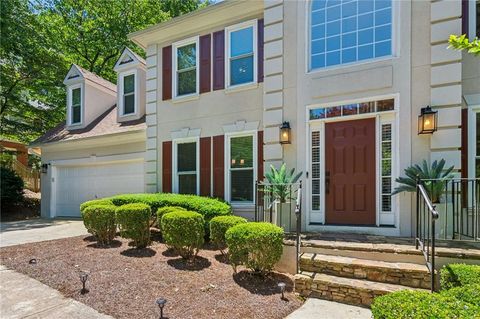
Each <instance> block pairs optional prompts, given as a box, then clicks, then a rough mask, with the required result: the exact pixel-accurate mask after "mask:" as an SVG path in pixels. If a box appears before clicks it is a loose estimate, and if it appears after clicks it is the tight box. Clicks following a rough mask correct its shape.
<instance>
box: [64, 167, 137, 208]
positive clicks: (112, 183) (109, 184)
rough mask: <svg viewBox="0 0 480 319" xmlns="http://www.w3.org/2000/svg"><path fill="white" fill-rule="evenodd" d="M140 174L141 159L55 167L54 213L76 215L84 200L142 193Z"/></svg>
mask: <svg viewBox="0 0 480 319" xmlns="http://www.w3.org/2000/svg"><path fill="white" fill-rule="evenodd" d="M143 178H144V177H143V161H138V162H127V163H125V162H122V163H113V164H112V163H110V164H105V165H94V166H74V167H71V166H69V167H57V181H56V183H57V184H56V199H55V200H56V216H63V217H79V216H80V209H79V207H80V204H81V203H83V202H85V201H87V200H91V199H95V198H102V197H107V196H112V195H117V194H126V193H143V192H144V181H143Z"/></svg>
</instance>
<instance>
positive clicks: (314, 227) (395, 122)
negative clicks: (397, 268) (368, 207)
mask: <svg viewBox="0 0 480 319" xmlns="http://www.w3.org/2000/svg"><path fill="white" fill-rule="evenodd" d="M384 99H394V110H392V111H384V112H373V113H368V114H358V115H350V116H345V117H341V116H340V117H334V118H325V119H316V120H309V116H310V115H309V112H310V110H311V109H316V108H319V107H322V108H323V107H330V106H338V105H345V104H352V103H362V102H371V101H378V100H384ZM398 107H399V94H389V95H383V96H373V97H368V98H362V99H355V100H347V101H336V102H329V103H324V104H323V103H322V104H320V105H319V104H314V105H310V106H307V109H306V119H307V120H306V130H305V141H306V149H305V159H306V166H305V167H306V168H307V171H308V172H309V173H311V172H312V161H311V150H312V145H311V132H312V128H316V129H318V131H319V132H320V163H321V165H320V210H319V211H315V212H316V214H319V216H320V222H314V223H311V222H310V221H311V220H312V216H311V215H312V213H313V211H312V209H311V207H312V206H311V205H312V194H311V191H312V186H311V176H310V175H311V174H309V176H308V177H307V183H306V187H305V191H306V196H305V198H306V203H305V205H306V206H305V207H307V209H306V230H307V231H318V230H321V229H325V227H328V229H331V230H341V231H343V230H349V229H352V230H353V229H355V228H356V227H361V228H362V229H364V230H370V229H371V230H375V229H376V228H378V227H379V226H384V225H385V226H389V227H390V228H391V227H392V226H393V227H394V228H397V227H398V225H399V213H398V212H399V204H400V202H399V198H398V196H394V197H392V198H391V212H388V213H383V212H381V178H382V175H381V172H380V154H381V148H380V143H381V125H382V124H392V151H391V152H392V166H391V176H392V186H391V188H392V190H393V189H394V188H395V186H396V183H395V177H397V176H399V165H398V163H399V160H400V154H399V143H398V137H399V136H400V135H399V116H398ZM365 118H375V130H376V132H375V144H376V145H375V165H376V178H375V182H376V185H375V189H376V196H375V205H376V212H375V219H376V223H375V226H362V225H356V226H355V225H354V226H349V225H326V224H325V217H326V216H325V215H326V214H325V209H326V206H325V188H324V187H325V123H331V122H344V121H354V120H359V119H365ZM408 129H410V126H408Z"/></svg>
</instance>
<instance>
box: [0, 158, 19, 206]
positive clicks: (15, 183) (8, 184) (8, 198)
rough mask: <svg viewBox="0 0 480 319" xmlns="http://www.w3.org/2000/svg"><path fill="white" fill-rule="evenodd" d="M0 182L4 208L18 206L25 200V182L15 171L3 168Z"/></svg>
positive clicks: (0, 170) (0, 172) (0, 169)
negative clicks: (12, 205) (5, 206)
mask: <svg viewBox="0 0 480 319" xmlns="http://www.w3.org/2000/svg"><path fill="white" fill-rule="evenodd" d="M0 180H1V181H0V182H1V185H0V195H1V203H2V206H4V205H10V204H17V203H19V202H21V201H22V200H23V186H24V184H23V180H22V178H21V177H20V176H18V175H17V173H16V172H15V171H14V170H12V169H10V168H6V167H1V168H0Z"/></svg>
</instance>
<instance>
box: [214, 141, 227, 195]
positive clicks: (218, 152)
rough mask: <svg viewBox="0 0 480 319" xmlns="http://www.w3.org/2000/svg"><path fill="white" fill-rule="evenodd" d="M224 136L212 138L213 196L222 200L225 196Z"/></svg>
mask: <svg viewBox="0 0 480 319" xmlns="http://www.w3.org/2000/svg"><path fill="white" fill-rule="evenodd" d="M224 142H225V136H224V135H217V136H214V137H213V196H214V197H218V198H224V196H225V162H224V158H225V157H224V156H225V155H224V150H225V145H224Z"/></svg>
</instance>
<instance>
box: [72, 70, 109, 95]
mask: <svg viewBox="0 0 480 319" xmlns="http://www.w3.org/2000/svg"><path fill="white" fill-rule="evenodd" d="M73 67H75V68H77V69H78V71H79V72H80V73H81V74H82V76H83V78H84V79H85V80H89V81H92V82H93V83H96V84H98V85H100V86H103V87H104V88H106V89H109V90H111V91H113V92H115V93H116V92H117V86H116V85H115V84H113V83H112V82H110V81H107V80H105V79H104V78H102V77H100V76H98V75H96V74H95V73H93V72H90V71H88V70H85V69H84V68H82V67H81V66H78V65H76V64H72V66H71V68H73ZM71 68H70V69H71ZM68 73H70V71H69V72H68ZM67 77H68V74H67Z"/></svg>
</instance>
